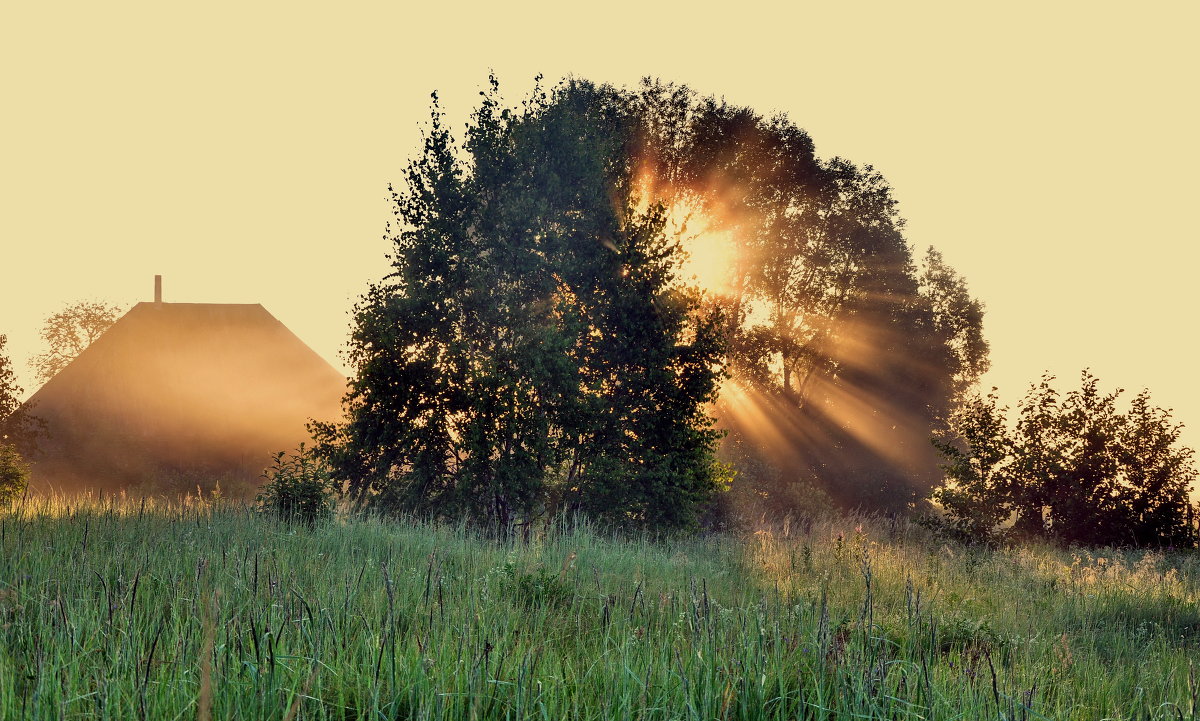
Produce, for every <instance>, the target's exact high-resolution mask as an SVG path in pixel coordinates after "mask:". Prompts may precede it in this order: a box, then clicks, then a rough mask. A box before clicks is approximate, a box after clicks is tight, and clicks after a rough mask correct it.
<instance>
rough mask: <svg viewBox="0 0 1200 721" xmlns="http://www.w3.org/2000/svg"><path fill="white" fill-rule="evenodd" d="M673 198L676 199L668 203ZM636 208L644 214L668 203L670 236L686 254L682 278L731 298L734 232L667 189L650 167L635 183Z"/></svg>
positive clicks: (688, 199) (691, 200)
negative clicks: (656, 202)
mask: <svg viewBox="0 0 1200 721" xmlns="http://www.w3.org/2000/svg"><path fill="white" fill-rule="evenodd" d="M671 196H674V197H675V199H674V200H670V201H668V200H666V198H669V197H671ZM632 201H633V208H634V210H635V211H636V212H639V213H644V212H646V211H647V210H648V209H649V208H650V204H651V203H652V202H655V201H658V202H666V203H669V204H668V205H667V206H666V210H667V218H666V220H667V224H666V227H665V228H664V230H665V232H666V233H667V235H668V236H669V237H671V238H674V239H675V240H677V241H678V242H679V245H680V248H681V250H682V251H683V262H682V263H681V264H680V268H679V270H680V273H679V277H680V279H681V280H682V281H683V282H684V283H685V284H688V285H694V286H697V287H699V288H701V289H703V290H705V291H708V292H709V293H714V294H717V295H728V294H729V293H731V292H732V291H733V284H734V277H735V269H736V267H737V240H736V238H735V237H734V234H733V231H732V230H728V229H721V228H720V223H718V222H716V219H715V218H714V217H713V212H714V211H712V210H711V209H705V208H704V207H703V204H702V203H701V202H700V201H699V200H698V199H696V198H694V197H687V196H686V195H685V196H683V197H680V196H679V195H678V194H677V193H675V192H674V191H672V190H671V189H670V188H669V187H664V184H663V183H662V182H661V181H660V179H659V178H658V176H656V175H655V173H654V172H653V171H652V170H651V169H649V168H648V167H643V168H641V169H640V170H639V171H638V172H637V174H636V180H635V181H634V194H633V198H632Z"/></svg>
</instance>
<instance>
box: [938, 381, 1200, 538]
mask: <svg viewBox="0 0 1200 721" xmlns="http://www.w3.org/2000/svg"><path fill="white" fill-rule="evenodd" d="M1052 380H1053V377H1052V376H1045V377H1043V378H1042V380H1041V382H1040V383H1039V384H1038V385H1036V386H1033V387H1032V388H1031V389H1030V391H1029V393H1028V394H1026V396H1025V398H1024V399H1022V400H1021V402H1020V404H1019V406H1018V416H1017V419H1016V422H1015V423H1013V424H1009V422H1008V420H1007V418H1006V411H1007V409H1004V408H1000V407H999V406H998V404H997V401H996V396H995V395H992V394H989V395H987V396H976V397H974V398H970V399H968V400H967V401H966V402H965V403H964V404H963V405H962V407H961V408H960V409H959V411H958V412H957V413H956V414H955V415H954V416H953V417H952V418H951V420H950V424H949V428H950V431H949V433H948V434H947V435H946V437H943V438H940V439H935V440H934V445H936V446H937V447H938V449H939V450H940V451H941V453H942V455H943V456H944V457H945V458H946V460H947V461H948V462H947V463H946V464H945V465H944V466H943V469H944V470H945V472H946V479H945V481H944V482H943V484H942V485H941V486H940V487H939V488H937V489H935V490H934V492H933V495H932V498H933V500H935V501H937V502H938V503H940V504H941V506H942V508H943V509H944V510H945V514H946V516H945V518H944V519H942V520H940V521H935V522H934V523H933V524H932V525H935V526H940V527H941V528H940V530H943V531H948V532H949V535H952V536H955V537H957V538H959V539H961V540H966V541H971V542H986V543H995V542H999V541H1004V540H1008V539H1010V538H1042V539H1046V540H1050V541H1054V542H1057V543H1061V544H1064V545H1069V544H1078V545H1087V546H1173V547H1177V548H1192V547H1195V546H1196V542H1197V529H1196V524H1195V509H1193V507H1192V506H1191V503H1190V501H1189V494H1190V492H1191V487H1192V484H1193V482H1194V481H1195V479H1196V468H1195V465H1194V464H1193V461H1192V456H1193V451H1192V449H1190V448H1187V447H1184V446H1180V445H1179V443H1178V441H1179V434H1180V430H1181V429H1182V426H1181V425H1179V424H1176V423H1173V422H1172V421H1171V413H1170V411H1167V410H1164V409H1162V408H1157V407H1154V406H1152V405H1151V404H1150V396H1149V393H1148V392H1146V391H1142V392H1141V393H1139V394H1138V395H1137V396H1136V397H1135V398H1134V399H1133V401H1132V402H1131V403H1130V404H1129V410H1127V411H1125V412H1121V411H1120V410H1119V409H1118V407H1117V403H1116V401H1117V399H1118V397H1119V396H1120V395H1121V393H1122V391H1121V390H1120V389H1118V390H1116V391H1114V392H1112V393H1108V394H1104V393H1101V392H1100V391H1099V389H1098V381H1097V379H1096V378H1095V377H1094V376H1092V375H1091V374H1090V373H1088V372H1087V371H1084V372H1083V377H1082V383H1081V386H1080V388H1079V390H1074V391H1071V392H1069V393H1066V394H1065V395H1064V394H1060V393H1059V392H1058V391H1057V390H1055V389H1054V388H1053V386H1052V385H1051V381H1052Z"/></svg>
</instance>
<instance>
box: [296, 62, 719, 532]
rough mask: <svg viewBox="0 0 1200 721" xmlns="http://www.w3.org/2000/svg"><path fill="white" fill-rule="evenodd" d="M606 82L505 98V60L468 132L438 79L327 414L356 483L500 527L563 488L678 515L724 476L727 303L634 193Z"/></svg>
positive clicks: (625, 126) (678, 518) (613, 514)
mask: <svg viewBox="0 0 1200 721" xmlns="http://www.w3.org/2000/svg"><path fill="white" fill-rule="evenodd" d="M612 100H613V96H612V93H611V91H609V90H606V89H602V88H595V87H593V86H591V85H589V84H586V83H581V82H580V83H569V84H567V85H566V86H563V87H560V88H558V89H556V90H554V91H553V92H549V93H548V92H545V91H542V90H540V89H539V90H537V91H536V92H535V93H534V95H533V96H532V97H530V98H529V99H527V100H526V101H525V103H524V104H523V106H522V109H521V110H520V111H513V110H510V109H507V108H502V107H501V104H500V101H499V97H498V86H497V84H496V82H495V80H494V79H493V81H492V85H491V89H490V91H488V92H485V93H484V94H483V101H482V103H481V105H480V107H479V109H478V111H477V112H476V113H475V115H474V116H473V118H472V121H471V123H469V125H468V127H467V131H466V136H465V140H464V142H463V145H462V146H461V147H459V146H458V145H456V142H455V139H454V138H453V137H452V136H451V134H450V132H449V131H448V130H447V129H446V128H445V126H444V125H443V123H442V119H441V116H440V111H439V110H438V105H437V100H436V96H435V97H434V106H433V122H432V125H431V128H430V131H429V133H428V135H427V137H426V141H425V148H424V153H423V154H422V155H421V156H420V157H419V158H417V159H416V160H415V161H413V163H412V164H411V165H410V166H409V168H408V171H407V177H406V182H405V184H404V185H403V186H402V187H399V188H395V189H393V191H392V200H393V205H394V213H395V215H396V217H397V224H396V226H395V227H394V228H390V229H389V236H388V237H389V239H390V240H391V242H392V243H393V246H394V254H393V256H392V258H391V261H392V273H391V274H390V275H389V276H388V277H387V278H386V279H385V280H384V281H383V282H381V283H379V284H376V285H374V286H372V287H371V288H370V289H369V291H368V292H367V294H366V295H365V296H364V297H363V299H362V301H361V302H360V304H359V305H358V307H357V309H356V312H355V318H354V322H353V329H352V337H351V349H350V354H349V357H350V361H351V363H352V364H353V366H354V367H355V369H356V374H355V377H354V378H353V379H352V381H351V391H350V393H349V395H348V396H347V398H346V410H347V416H348V418H349V421H348V423H346V424H344V425H321V424H318V425H316V426H315V427H314V432H315V435H316V436H317V438H318V441H319V451H320V453H321V454H322V455H323V457H325V458H327V459H328V460H329V461H330V463H331V465H332V467H333V468H334V469H335V471H336V472H337V474H338V476H339V477H341V478H345V479H346V480H347V481H348V485H349V489H350V493H351V494H352V496H353V497H354V498H356V499H357V500H359V501H361V502H368V503H372V504H375V505H378V506H382V507H388V508H397V509H404V510H410V511H416V512H420V513H433V514H439V515H460V514H465V515H467V516H469V517H472V518H475V519H477V520H479V521H481V522H484V523H486V524H488V525H489V526H492V527H493V528H496V529H498V530H500V531H502V532H506V531H507V529H509V528H511V526H512V524H513V523H515V522H517V521H518V519H525V520H528V519H530V518H532V517H534V516H536V515H538V514H539V513H542V512H545V511H546V510H547V506H548V504H550V503H551V502H552V500H553V499H554V498H561V499H562V503H563V504H565V505H566V507H567V508H573V509H576V510H582V511H585V512H587V513H589V514H592V515H594V516H599V517H605V518H608V519H610V520H612V521H614V522H617V523H620V524H633V525H655V526H687V525H691V524H693V523H694V522H695V519H696V518H697V515H698V513H699V511H700V509H701V506H702V505H703V504H704V503H706V502H707V501H709V500H710V499H711V498H712V497H713V495H714V494H715V493H716V492H717V491H718V490H719V489H720V488H721V487H722V483H723V476H722V474H721V469H720V467H719V466H718V465H717V464H716V463H715V462H714V460H713V456H712V452H713V447H714V444H715V442H716V440H717V438H718V436H719V434H718V432H717V431H715V430H714V429H713V428H712V427H711V426H712V422H711V419H710V418H709V417H708V416H707V414H706V413H705V404H706V403H707V402H709V401H711V400H713V399H714V398H715V395H716V389H717V382H718V381H719V379H720V377H721V371H720V364H721V359H722V356H723V352H724V346H723V336H722V334H721V332H720V328H721V315H720V312H719V311H717V310H711V311H709V312H701V310H700V298H699V294H698V293H696V292H695V291H689V290H687V289H685V288H682V287H681V286H680V285H679V284H678V283H676V282H675V272H676V267H677V264H678V262H679V259H678V253H677V252H676V248H675V247H674V245H673V243H672V241H671V239H670V238H668V237H667V235H666V234H665V233H664V230H663V229H664V225H665V217H664V216H665V213H664V210H663V208H662V206H661V205H651V206H650V207H649V208H646V209H641V210H639V209H637V208H635V207H634V203H632V202H631V200H630V195H631V192H632V191H631V183H630V177H631V175H632V172H633V168H632V163H631V156H630V154H629V153H628V152H626V146H627V145H628V143H629V142H630V137H631V132H630V127H629V121H628V119H627V118H626V117H624V116H623V114H622V113H621V112H620V109H619V107H618V106H617V105H616V104H615V103H614V102H612ZM552 491H553V492H552Z"/></svg>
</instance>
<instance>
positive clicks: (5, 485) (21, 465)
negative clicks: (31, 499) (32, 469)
mask: <svg viewBox="0 0 1200 721" xmlns="http://www.w3.org/2000/svg"><path fill="white" fill-rule="evenodd" d="M28 487H29V466H27V465H25V460H24V459H22V458H21V454H19V453H17V449H16V447H15V446H13V445H10V444H8V443H0V506H4V505H7V504H8V503H10V502H11V501H12V500H13V499H15V498H17V497H19V496H20V495H21V494H22V493H24V492H25V489H26V488H28Z"/></svg>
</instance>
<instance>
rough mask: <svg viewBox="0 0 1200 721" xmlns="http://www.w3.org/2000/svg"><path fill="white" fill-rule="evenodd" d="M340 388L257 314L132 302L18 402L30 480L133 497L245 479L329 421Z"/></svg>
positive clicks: (327, 370)
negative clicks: (28, 440)
mask: <svg viewBox="0 0 1200 721" xmlns="http://www.w3.org/2000/svg"><path fill="white" fill-rule="evenodd" d="M345 389H346V379H345V377H343V376H342V375H341V374H340V373H338V372H337V371H336V370H334V368H333V367H332V366H330V365H329V363H327V362H326V361H325V360H324V359H322V358H321V357H320V356H318V355H317V354H316V353H314V352H313V351H312V349H310V348H309V347H308V346H307V345H305V344H304V343H303V341H301V340H300V339H299V338H297V337H296V336H295V335H294V334H293V333H292V332H291V331H289V330H288V329H287V328H286V327H285V326H284V325H283V324H282V323H280V322H279V321H278V320H276V319H275V317H274V316H272V315H271V314H270V313H268V312H267V311H266V309H265V308H263V307H262V306H261V305H257V304H254V305H224V304H222V305H218V304H207V303H161V302H156V303H139V304H137V305H136V306H134V307H133V309H131V310H130V311H129V312H128V313H126V314H125V315H124V316H123V317H122V318H121V319H119V320H118V321H117V322H116V323H115V324H113V326H112V327H111V328H109V330H108V331H107V332H105V333H104V335H102V336H101V337H100V338H98V339H96V341H95V342H94V343H92V345H91V346H89V347H88V348H87V349H86V350H84V351H83V353H81V354H80V355H79V357H77V358H76V359H75V360H74V361H72V362H71V364H70V365H68V366H67V367H66V368H64V369H63V370H62V371H61V372H60V373H59V374H58V375H56V376H54V377H53V378H52V379H50V381H48V382H47V383H46V384H45V385H44V386H42V388H41V389H40V390H38V392H37V393H35V394H34V395H33V397H32V398H30V400H29V404H30V405H31V407H32V412H33V413H34V414H35V415H37V416H39V417H40V418H42V419H43V420H44V421H45V422H46V426H47V431H48V436H47V437H46V438H45V439H43V440H42V441H41V443H40V446H41V452H40V453H39V454H38V456H37V457H35V459H34V465H33V472H34V480H35V483H37V484H41V485H47V484H48V485H51V486H53V487H58V488H63V489H67V490H73V489H78V488H106V489H115V488H130V487H132V488H133V489H134V490H137V491H154V490H161V489H176V490H177V489H180V488H185V487H193V488H194V487H195V485H196V484H197V483H200V484H201V485H204V486H206V487H207V486H210V485H211V483H212V482H213V481H215V480H220V481H221V482H222V485H223V486H224V487H226V488H229V486H230V485H231V484H234V485H237V484H242V485H245V484H248V483H253V482H254V481H255V479H257V477H258V475H259V473H261V471H262V470H263V468H264V467H265V466H266V465H267V464H268V462H269V460H270V454H271V453H273V452H275V451H280V450H290V449H293V448H295V446H296V445H297V444H298V443H299V442H300V441H302V440H304V439H305V438H306V435H307V434H306V432H305V428H304V427H305V423H306V421H307V420H308V419H310V418H316V419H319V420H332V419H334V418H336V417H338V415H339V413H340V405H339V400H340V398H341V396H342V394H343V393H344V392H345Z"/></svg>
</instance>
